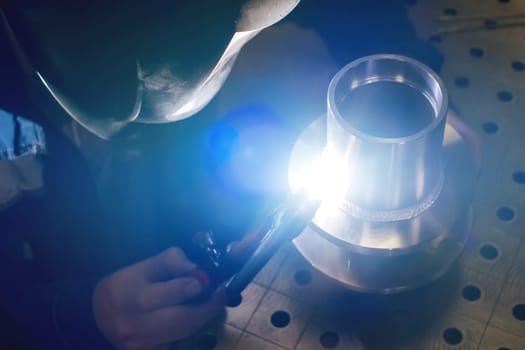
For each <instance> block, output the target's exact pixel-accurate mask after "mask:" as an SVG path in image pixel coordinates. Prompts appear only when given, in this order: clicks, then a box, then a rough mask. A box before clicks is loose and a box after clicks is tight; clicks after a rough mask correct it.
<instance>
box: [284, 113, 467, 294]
mask: <svg viewBox="0 0 525 350" xmlns="http://www.w3.org/2000/svg"><path fill="white" fill-rule="evenodd" d="M451 120H452V121H453V122H454V123H455V125H456V128H458V129H460V128H461V127H462V125H461V124H460V123H458V121H457V120H455V119H453V118H451ZM456 128H454V127H453V126H452V125H450V124H449V125H447V128H446V132H445V142H444V144H443V156H444V164H445V169H446V182H445V184H444V187H443V191H442V193H441V195H440V197H439V199H438V200H437V201H436V202H435V203H434V205H433V206H432V207H431V208H429V209H427V210H425V211H424V212H423V213H421V214H420V215H418V216H416V217H414V218H413V219H411V220H402V221H397V220H396V221H390V222H384V221H382V222H372V221H367V220H363V219H362V218H359V217H356V216H351V215H349V213H348V212H347V211H345V210H344V208H334V207H331V206H328V207H326V206H321V208H320V209H319V211H318V212H317V214H316V217H315V218H314V220H313V224H312V225H310V227H309V228H307V229H306V230H305V231H304V232H303V234H301V236H299V237H298V238H296V239H295V240H294V243H295V245H296V247H297V248H298V250H299V251H300V252H301V253H302V254H303V255H304V257H305V258H306V259H307V260H308V261H309V262H310V263H312V265H313V266H314V267H316V268H317V269H319V270H320V271H322V272H323V273H325V274H326V275H328V276H330V277H332V278H334V279H335V280H337V281H339V282H341V283H342V284H344V285H346V286H347V287H349V288H351V289H354V290H359V291H366V292H376V293H392V292H398V291H401V290H406V289H410V288H414V287H417V286H420V285H422V284H424V283H426V282H428V281H431V280H434V279H436V278H437V277H439V276H440V275H442V274H443V273H444V272H445V271H446V270H447V268H448V267H449V266H450V265H451V264H452V263H453V261H454V260H455V258H457V256H458V255H459V253H460V252H461V250H462V248H463V246H464V244H465V241H466V239H467V237H468V234H469V232H470V231H469V228H470V226H471V220H472V217H471V214H470V207H469V200H470V198H471V197H472V194H473V190H474V186H475V179H476V165H475V160H474V157H473V153H472V149H471V146H472V142H473V140H470V141H471V142H470V143H469V140H468V139H466V138H465V136H462V135H461V134H460V133H459V132H458V131H457V129H456ZM323 131H324V127H323V122H322V119H319V120H317V121H316V122H314V123H313V124H312V125H311V126H310V127H309V129H308V130H306V131H305V133H304V134H303V138H301V139H300V141H299V142H298V143H297V144H296V148H295V152H294V153H293V154H292V159H293V160H294V159H295V160H298V161H301V162H302V161H308V158H307V157H306V156H305V154H310V155H312V156H315V154H316V151H317V152H320V151H321V148H320V147H321V146H322V144H323V142H319V139H321V140H322V138H323V134H324V133H323ZM316 135H317V137H318V138H317V139H316ZM306 138H308V139H306ZM316 148H317V149H316ZM291 164H292V166H291V169H294V168H295V167H300V165H298V164H295V163H294V162H292V163H291Z"/></svg>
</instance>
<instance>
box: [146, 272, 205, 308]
mask: <svg viewBox="0 0 525 350" xmlns="http://www.w3.org/2000/svg"><path fill="white" fill-rule="evenodd" d="M204 291H205V286H203V285H202V283H201V282H200V281H199V280H198V279H197V278H194V277H179V278H174V279H171V280H169V281H164V282H157V283H153V284H150V285H148V286H147V287H146V288H144V290H143V291H142V292H141V293H140V295H139V301H138V305H139V309H140V310H141V311H143V312H147V311H154V310H156V309H159V308H165V307H170V306H175V305H179V304H183V303H185V302H189V301H191V300H192V299H195V298H196V297H198V296H199V295H201V294H202V293H203V292H204Z"/></svg>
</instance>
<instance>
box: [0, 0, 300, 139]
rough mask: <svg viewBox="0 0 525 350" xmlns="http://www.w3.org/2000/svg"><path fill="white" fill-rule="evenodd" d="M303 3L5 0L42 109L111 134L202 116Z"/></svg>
mask: <svg viewBox="0 0 525 350" xmlns="http://www.w3.org/2000/svg"><path fill="white" fill-rule="evenodd" d="M299 1H300V0H225V1H217V0H188V1H180V0H151V1H139V0H112V1H102V0H77V1H69V0H46V1H41V0H6V1H3V2H2V4H1V13H0V17H1V18H0V19H1V22H2V26H3V27H4V28H3V30H5V31H6V32H7V35H8V37H9V39H10V42H11V44H12V47H13V49H14V50H15V53H16V55H17V58H18V60H19V61H20V62H21V63H22V66H23V68H24V71H25V72H26V75H27V76H28V78H29V80H30V83H29V84H28V86H29V87H30V88H31V90H32V91H36V92H37V93H36V94H35V95H34V96H38V97H37V98H36V99H37V100H38V102H39V104H40V107H41V108H43V110H44V111H45V112H46V114H47V115H51V116H52V117H53V118H59V117H58V114H62V115H67V116H69V117H71V118H73V119H74V120H76V121H77V122H78V123H79V124H81V125H82V126H84V127H85V128H86V129H88V130H90V131H91V132H93V133H94V134H96V135H98V136H99V137H102V138H105V139H108V138H111V137H112V136H113V135H114V134H116V133H117V132H118V131H119V130H120V129H122V128H123V127H124V126H125V125H127V124H129V123H133V122H141V123H166V122H172V121H177V120H181V119H184V118H187V117H190V116H192V115H193V114H195V113H197V112H198V111H199V110H201V109H202V108H203V107H204V106H205V105H206V104H207V103H208V102H209V101H210V100H211V99H212V98H213V96H214V95H215V94H216V92H217V91H218V90H219V89H220V87H221V86H222V84H223V82H224V81H225V79H226V77H227V76H228V74H229V72H230V70H231V69H232V66H233V63H234V61H235V59H236V57H237V54H238V53H239V51H240V49H241V48H242V46H243V45H244V44H246V43H247V42H248V41H249V40H250V39H251V38H253V37H254V36H255V35H256V34H257V33H259V32H260V31H261V30H262V29H264V28H265V27H268V26H270V25H272V24H273V23H275V22H277V21H279V20H280V19H281V18H283V17H284V16H286V15H287V14H288V13H289V12H290V11H291V10H292V9H293V8H294V7H295V6H296V5H297V4H298V2H299ZM64 112H65V113H64Z"/></svg>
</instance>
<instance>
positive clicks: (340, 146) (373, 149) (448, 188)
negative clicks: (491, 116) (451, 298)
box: [289, 55, 479, 293]
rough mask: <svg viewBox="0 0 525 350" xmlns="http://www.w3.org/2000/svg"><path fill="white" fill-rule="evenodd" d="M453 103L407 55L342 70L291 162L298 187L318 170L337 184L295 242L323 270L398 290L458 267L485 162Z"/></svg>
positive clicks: (373, 288)
mask: <svg viewBox="0 0 525 350" xmlns="http://www.w3.org/2000/svg"><path fill="white" fill-rule="evenodd" d="M447 108H448V106H447V92H446V89H445V87H444V86H443V83H442V82H441V80H440V79H439V77H438V76H437V75H436V74H435V73H434V72H433V71H432V70H431V69H430V68H428V67H426V66H425V65H423V64H422V63H420V62H418V61H415V60H413V59H410V58H407V57H402V56H397V55H373V56H368V57H363V58H361V59H358V60H356V61H354V62H352V63H350V64H349V65H347V66H345V67H344V68H343V69H342V70H340V71H339V72H338V73H337V74H336V75H335V77H334V78H333V80H332V82H331V83H330V86H329V89H328V110H327V114H326V116H323V117H321V118H319V119H317V120H316V121H314V122H313V123H312V124H311V125H310V126H309V127H308V128H307V129H306V130H305V131H304V132H303V133H302V135H301V136H300V137H299V139H298V140H297V142H296V143H295V146H294V149H293V152H292V155H291V159H290V167H289V174H290V183H291V184H293V183H296V182H297V183H298V184H299V185H301V184H309V183H310V177H308V176H305V175H304V174H305V173H306V174H309V173H313V174H315V176H313V177H312V178H313V179H314V180H317V181H311V182H312V183H317V182H321V183H325V184H329V185H330V186H326V188H325V186H320V187H319V188H320V189H321V191H317V190H316V191H314V192H313V193H317V192H319V193H321V194H322V193H325V192H326V194H329V195H327V196H326V199H325V197H321V198H323V200H322V204H321V207H320V208H319V210H318V211H317V212H316V214H315V217H314V219H313V220H312V222H311V224H310V225H309V226H308V227H307V228H306V229H305V230H304V231H303V232H302V233H301V235H299V236H298V237H297V238H296V239H295V240H294V244H295V246H296V247H297V249H298V250H299V252H300V253H301V254H302V255H303V256H304V257H305V258H306V260H308V261H309V262H310V263H311V264H312V265H313V266H314V267H315V268H317V269H318V270H319V271H321V272H323V273H324V274H326V275H327V276H330V277H332V278H333V279H335V280H337V281H338V282H340V283H342V284H343V285H345V286H347V287H348V288H351V289H353V290H357V291H362V292H373V293H395V292H400V291H404V290H409V289H412V288H416V287H418V286H421V285H422V284H425V283H427V282H429V281H432V280H435V279H436V278H438V277H439V276H441V275H442V274H443V273H445V271H447V269H448V268H449V267H450V266H451V265H452V263H453V261H454V260H455V259H456V258H457V256H458V255H459V254H460V252H461V250H462V249H463V247H464V245H465V242H466V240H467V238H468V236H469V232H470V227H471V225H472V216H471V209H470V202H471V198H472V195H473V193H474V188H475V183H476V178H477V174H478V171H479V166H478V162H476V160H475V159H476V157H475V156H474V154H475V152H473V151H474V150H475V145H476V140H475V138H474V136H473V133H472V132H470V131H469V130H468V128H467V127H466V126H465V125H463V124H462V123H461V122H460V121H459V120H458V119H456V118H454V117H451V115H450V114H449V115H448V116H447ZM334 164H335V165H337V166H334ZM319 168H322V169H324V171H318V170H319ZM303 169H306V170H303ZM333 174H336V175H337V176H333ZM304 179H306V180H304ZM320 180H322V181H320ZM341 180H342V181H341ZM303 186H304V185H303ZM334 188H335V190H334ZM332 192H334V193H332Z"/></svg>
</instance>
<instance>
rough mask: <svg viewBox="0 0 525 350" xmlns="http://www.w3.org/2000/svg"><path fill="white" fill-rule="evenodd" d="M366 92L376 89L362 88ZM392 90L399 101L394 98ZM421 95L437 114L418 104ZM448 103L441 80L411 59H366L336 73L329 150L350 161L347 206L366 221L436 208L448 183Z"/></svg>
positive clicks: (330, 96)
mask: <svg viewBox="0 0 525 350" xmlns="http://www.w3.org/2000/svg"><path fill="white" fill-rule="evenodd" d="M385 83H387V84H388V85H387V84H385ZM374 86H377V87H378V88H376V89H374V90H370V89H371V88H373V87H374ZM399 88H404V90H402V91H398V90H399ZM406 88H408V89H406ZM364 89H369V92H368V93H366V94H363V93H360V92H361V91H363V90H364ZM382 89H385V90H386V89H388V90H386V91H385V92H383V91H382ZM359 93H360V95H359V96H358V97H357V98H354V99H353V100H352V99H351V97H352V95H353V94H359ZM407 94H410V96H407ZM387 95H394V96H395V97H396V100H395V101H388V100H387V99H390V98H391V97H390V96H387ZM383 97H386V98H383ZM348 99H350V101H349V102H350V103H348V104H347V105H346V106H345V102H346V100H348ZM420 100H426V101H425V102H426V103H428V104H429V105H430V107H431V109H432V111H430V110H429V111H423V110H421V108H419V110H418V109H417V108H413V107H417V106H416V105H417V103H421V102H422V101H420ZM425 102H423V103H425ZM404 103H406V104H407V105H408V106H401V104H404ZM361 104H366V106H361ZM382 104H384V105H385V106H384V107H383V106H381V107H378V105H379V106H380V105H382ZM447 106H448V97H447V92H446V89H445V87H444V85H443V83H442V82H441V79H440V78H439V77H438V76H437V75H436V74H435V73H434V72H432V71H431V70H430V68H428V67H426V66H425V65H423V64H422V63H419V62H417V61H415V60H413V59H410V58H408V57H403V56H397V55H373V56H368V57H363V58H360V59H358V60H356V61H354V62H352V63H350V64H348V65H347V66H345V67H344V68H343V69H341V70H340V71H339V72H338V73H337V74H336V75H335V76H334V78H333V79H332V82H331V83H330V86H329V88H328V108H327V140H326V141H327V144H326V147H327V148H328V151H332V152H336V153H337V154H338V155H339V156H341V157H342V158H344V159H345V161H346V162H347V164H348V169H349V174H348V176H349V182H350V186H349V188H348V190H347V191H348V192H347V194H346V200H347V201H346V203H345V207H346V208H347V209H346V210H350V211H352V212H353V213H352V215H355V216H359V217H362V218H363V219H367V218H370V219H372V220H373V221H383V220H385V221H390V220H404V219H410V218H412V217H415V216H417V215H418V214H420V213H421V212H422V211H424V210H425V209H426V208H428V207H429V206H430V205H432V203H433V202H434V201H435V200H436V198H437V197H438V196H439V193H440V191H441V188H442V185H443V169H442V164H441V143H442V139H443V131H444V127H445V122H446V113H447ZM398 109H399V110H398ZM356 110H357V111H356ZM396 112H397V113H396ZM425 112H426V113H431V115H424V114H426V113H425ZM355 113H362V115H353V114H355ZM401 114H404V115H401ZM407 114H409V115H407ZM350 117H351V118H350ZM350 119H351V120H350ZM367 120H369V121H367ZM367 124H368V125H367ZM383 125H384V126H383ZM415 125H417V128H416V129H414V126H415ZM363 127H364V128H365V129H363ZM385 129H386V130H385Z"/></svg>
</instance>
